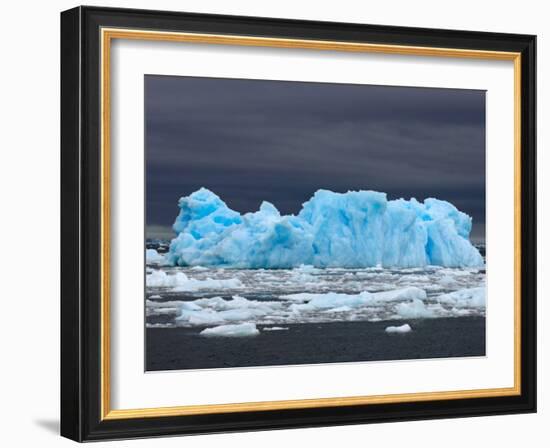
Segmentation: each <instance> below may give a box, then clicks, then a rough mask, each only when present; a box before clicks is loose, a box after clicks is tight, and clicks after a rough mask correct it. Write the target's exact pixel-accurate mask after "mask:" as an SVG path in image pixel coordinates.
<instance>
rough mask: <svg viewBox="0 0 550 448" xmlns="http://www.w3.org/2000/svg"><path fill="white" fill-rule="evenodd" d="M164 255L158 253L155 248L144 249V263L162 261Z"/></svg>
mask: <svg viewBox="0 0 550 448" xmlns="http://www.w3.org/2000/svg"><path fill="white" fill-rule="evenodd" d="M163 261H164V257H163V256H162V255H161V254H159V253H158V252H157V251H156V250H155V249H146V250H145V262H146V263H155V264H158V263H162V262H163Z"/></svg>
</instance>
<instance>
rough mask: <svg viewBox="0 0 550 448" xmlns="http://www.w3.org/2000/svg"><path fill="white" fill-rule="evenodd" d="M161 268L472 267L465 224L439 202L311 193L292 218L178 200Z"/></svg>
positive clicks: (478, 260) (207, 198)
mask: <svg viewBox="0 0 550 448" xmlns="http://www.w3.org/2000/svg"><path fill="white" fill-rule="evenodd" d="M178 205H179V208H180V212H179V215H178V216H177V218H176V221H175V223H174V226H173V229H174V231H175V232H176V235H177V236H176V237H175V238H174V239H173V240H172V242H171V244H170V250H169V252H168V253H167V255H166V261H167V262H168V263H169V264H171V265H175V266H176V265H177V266H199V265H200V266H220V267H231V268H252V269H254V268H266V269H275V268H294V267H298V266H300V265H312V266H315V267H321V268H326V267H346V268H351V267H358V268H364V267H372V266H383V267H405V268H410V267H421V266H426V265H439V266H445V267H475V266H482V265H483V258H482V257H481V255H480V253H479V252H478V250H477V249H476V248H475V247H474V246H473V245H472V244H471V243H470V240H469V235H470V231H471V229H472V218H471V217H470V216H468V215H467V214H465V213H463V212H461V211H459V210H457V208H456V207H455V206H454V205H452V204H450V203H449V202H446V201H441V200H438V199H433V198H429V199H426V200H425V201H424V202H423V203H422V202H419V201H417V200H416V199H414V198H412V199H410V200H404V199H398V200H388V199H387V197H386V194H385V193H379V192H375V191H349V192H347V193H335V192H332V191H328V190H318V191H317V192H316V193H315V194H314V195H313V197H312V198H311V199H309V200H308V201H307V202H305V203H304V204H303V207H302V210H301V211H300V212H299V213H298V215H281V214H280V213H279V211H278V210H277V208H276V207H275V206H274V205H273V204H271V203H269V202H263V203H262V204H261V206H260V209H259V210H258V211H257V212H253V213H246V214H243V215H242V214H240V213H238V212H236V211H234V210H231V209H230V208H229V207H228V206H227V205H226V204H225V202H223V201H222V200H221V199H220V198H219V197H218V196H217V195H216V194H214V193H213V192H211V191H210V190H208V189H206V188H201V189H200V190H197V191H195V192H194V193H192V194H191V195H189V196H186V197H182V198H181V199H180V200H179V203H178Z"/></svg>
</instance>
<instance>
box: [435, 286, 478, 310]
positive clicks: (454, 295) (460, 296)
mask: <svg viewBox="0 0 550 448" xmlns="http://www.w3.org/2000/svg"><path fill="white" fill-rule="evenodd" d="M437 300H438V301H439V302H440V303H444V304H449V305H453V306H455V307H457V308H466V307H468V308H470V307H473V308H484V307H485V287H484V286H481V287H478V288H466V289H460V290H458V291H454V292H450V293H447V294H442V295H440V296H439V297H438V298H437Z"/></svg>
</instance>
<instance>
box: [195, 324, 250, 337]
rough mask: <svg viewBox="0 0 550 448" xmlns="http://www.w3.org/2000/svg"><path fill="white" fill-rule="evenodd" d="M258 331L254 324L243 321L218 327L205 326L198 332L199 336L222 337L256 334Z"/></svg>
mask: <svg viewBox="0 0 550 448" xmlns="http://www.w3.org/2000/svg"><path fill="white" fill-rule="evenodd" d="M258 334H260V331H259V330H258V329H257V328H256V325H254V324H252V323H249V322H245V323H242V324H238V325H220V326H218V327H213V328H206V329H204V330H202V331H201V332H200V335H201V336H209V337H212V336H223V337H244V336H256V335H258Z"/></svg>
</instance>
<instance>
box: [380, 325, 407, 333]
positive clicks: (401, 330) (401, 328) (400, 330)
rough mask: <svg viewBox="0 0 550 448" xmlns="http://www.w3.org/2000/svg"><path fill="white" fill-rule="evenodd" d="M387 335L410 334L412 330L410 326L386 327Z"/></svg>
mask: <svg viewBox="0 0 550 448" xmlns="http://www.w3.org/2000/svg"><path fill="white" fill-rule="evenodd" d="M385 331H386V333H408V332H410V331H412V328H411V326H410V325H409V324H403V325H400V326H399V327H392V326H390V327H386V330H385Z"/></svg>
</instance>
